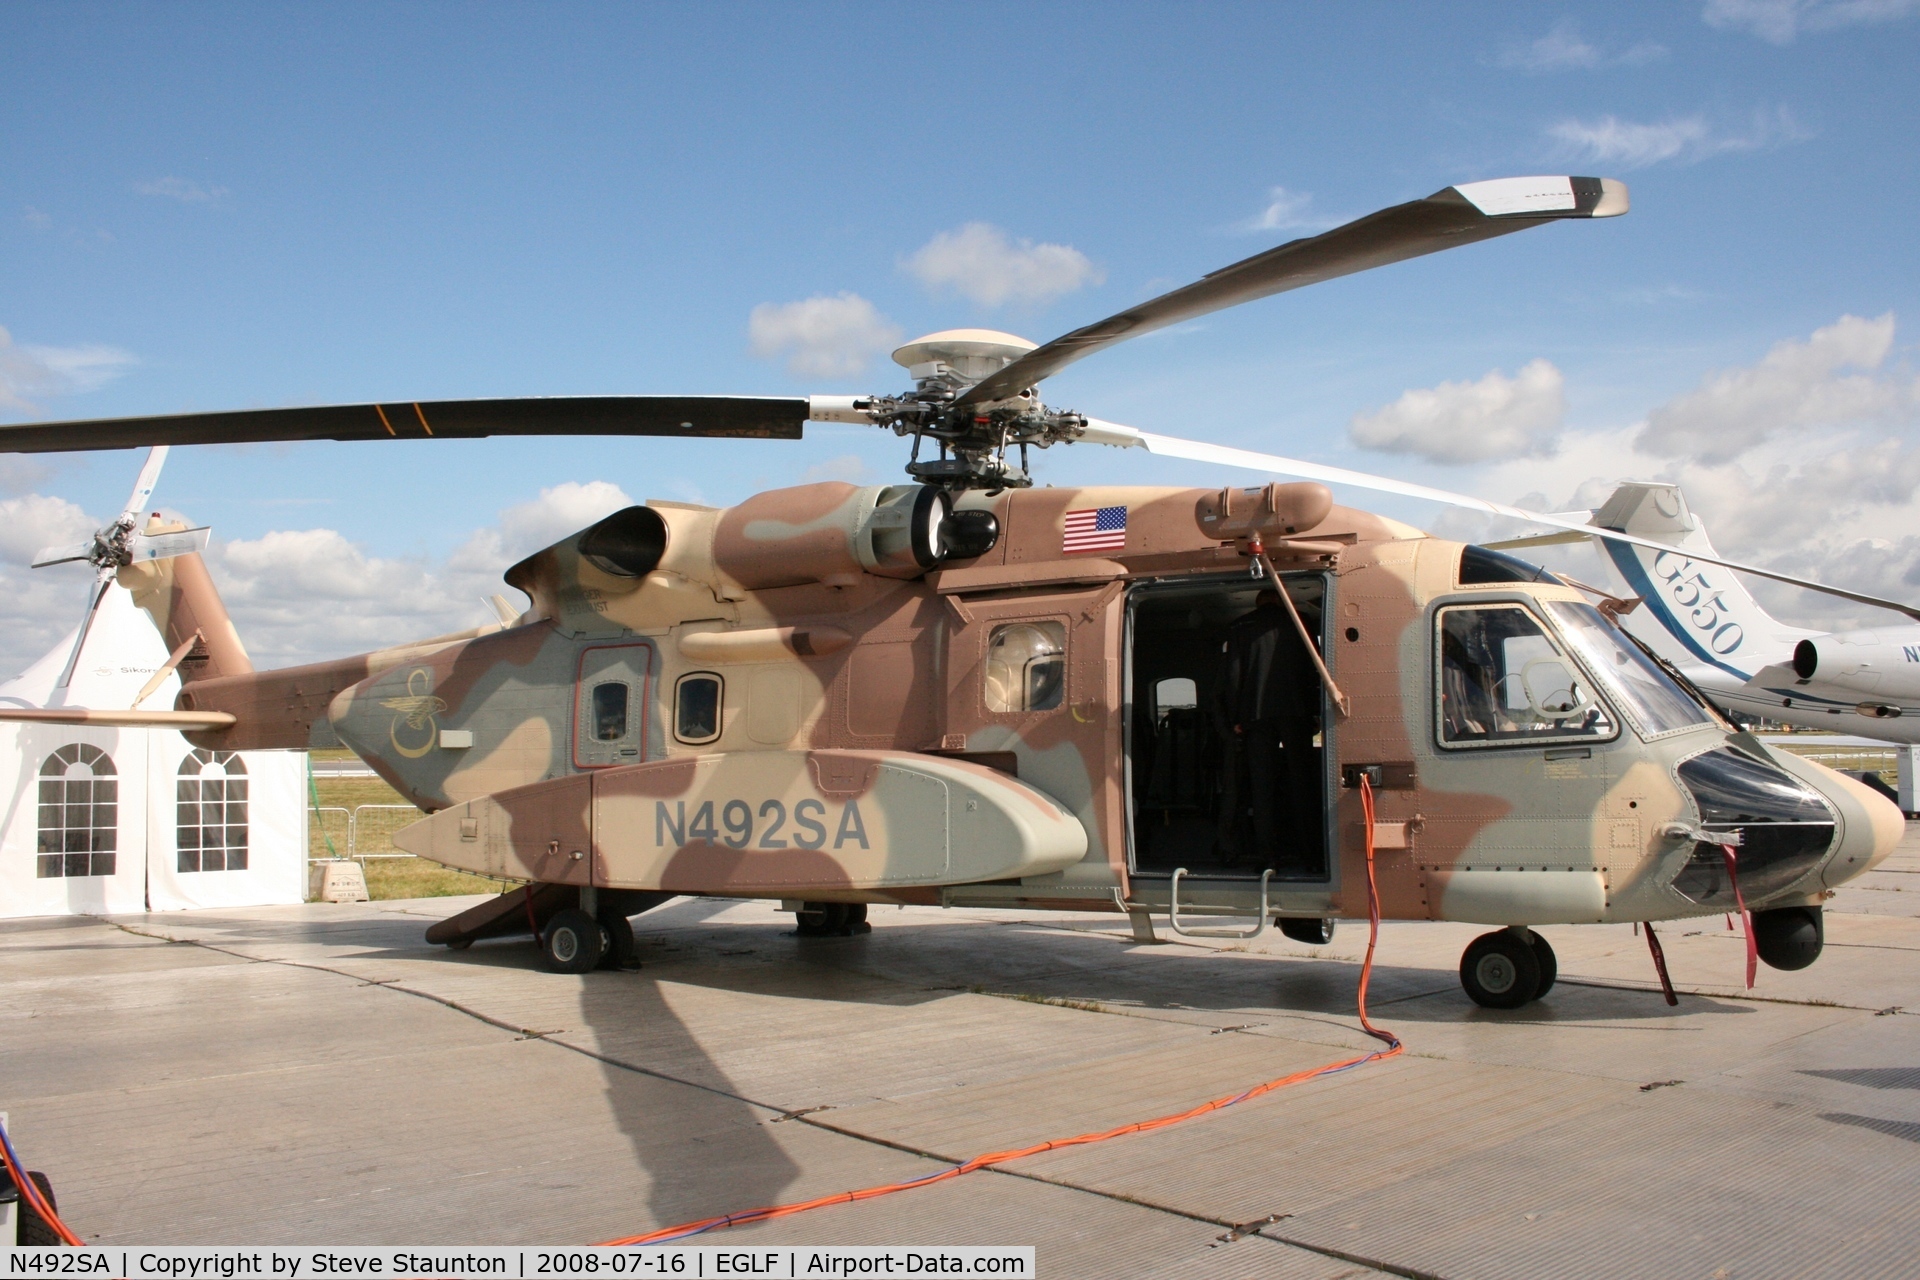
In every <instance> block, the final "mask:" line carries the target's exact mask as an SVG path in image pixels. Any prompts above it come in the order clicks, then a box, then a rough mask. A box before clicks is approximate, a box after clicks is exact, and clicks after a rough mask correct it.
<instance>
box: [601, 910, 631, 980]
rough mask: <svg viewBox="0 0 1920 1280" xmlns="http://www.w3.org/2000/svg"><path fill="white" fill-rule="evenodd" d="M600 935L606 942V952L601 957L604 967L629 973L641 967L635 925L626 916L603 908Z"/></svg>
mask: <svg viewBox="0 0 1920 1280" xmlns="http://www.w3.org/2000/svg"><path fill="white" fill-rule="evenodd" d="M600 936H601V938H602V939H603V940H604V941H605V943H606V954H605V955H603V956H601V957H600V967H601V968H602V969H619V970H623V971H625V972H628V973H632V972H634V971H635V970H637V969H639V967H640V956H639V954H638V949H637V948H636V947H635V946H634V945H633V925H632V924H631V923H630V922H629V921H628V920H627V918H626V917H625V916H623V915H616V914H615V913H614V912H611V911H608V910H606V909H605V908H602V909H601V912H600Z"/></svg>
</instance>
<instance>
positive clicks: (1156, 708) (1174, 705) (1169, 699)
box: [1153, 676, 1200, 717]
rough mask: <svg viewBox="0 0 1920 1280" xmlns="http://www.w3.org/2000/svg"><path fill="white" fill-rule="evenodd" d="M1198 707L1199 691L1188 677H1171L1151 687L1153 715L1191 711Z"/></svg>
mask: <svg viewBox="0 0 1920 1280" xmlns="http://www.w3.org/2000/svg"><path fill="white" fill-rule="evenodd" d="M1199 705H1200V689H1199V686H1198V685H1196V684H1195V683H1194V682H1193V680H1192V679H1191V678H1190V677H1188V676H1173V677H1171V678H1169V679H1166V680H1162V681H1160V682H1159V683H1158V684H1156V685H1154V686H1153V713H1154V715H1155V716H1156V717H1158V716H1163V715H1165V714H1166V713H1167V712H1169V711H1191V710H1193V709H1194V708H1195V707H1197V706H1199Z"/></svg>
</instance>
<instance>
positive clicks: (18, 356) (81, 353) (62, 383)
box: [0, 328, 134, 413]
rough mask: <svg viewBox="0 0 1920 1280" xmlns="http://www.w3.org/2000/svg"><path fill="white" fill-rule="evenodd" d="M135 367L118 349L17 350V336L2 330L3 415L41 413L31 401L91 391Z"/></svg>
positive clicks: (0, 391) (0, 393) (0, 409)
mask: <svg viewBox="0 0 1920 1280" xmlns="http://www.w3.org/2000/svg"><path fill="white" fill-rule="evenodd" d="M133 363H134V358H133V357H132V356H131V355H129V354H127V353H126V352H124V351H121V350H120V349H118V348H117V347H106V346H99V345H93V346H84V347H38V346H27V347H22V346H16V345H14V341H13V335H12V334H10V333H8V332H7V331H6V330H5V329H4V328H0V412H4V411H11V412H14V413H38V412H39V409H38V407H37V406H36V405H34V404H33V402H32V401H30V400H29V399H28V398H27V397H29V396H56V395H66V394H70V393H72V392H76V391H91V390H92V389H93V388H95V387H97V386H99V385H100V384H101V383H103V382H106V381H108V380H109V379H112V378H116V377H118V376H120V374H122V373H124V372H125V371H126V369H127V366H129V365H131V364H133Z"/></svg>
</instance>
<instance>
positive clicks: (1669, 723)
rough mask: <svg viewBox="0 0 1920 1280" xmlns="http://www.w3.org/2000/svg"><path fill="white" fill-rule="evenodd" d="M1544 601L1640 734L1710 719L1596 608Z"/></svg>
mask: <svg viewBox="0 0 1920 1280" xmlns="http://www.w3.org/2000/svg"><path fill="white" fill-rule="evenodd" d="M1545 603H1546V605H1547V607H1548V608H1549V609H1551V610H1552V611H1553V617H1554V621H1556V622H1558V623H1559V624H1560V630H1561V632H1562V633H1564V634H1565V636H1566V638H1567V643H1568V645H1569V646H1571V647H1572V649H1573V651H1574V652H1575V653H1577V654H1579V655H1580V657H1581V658H1583V659H1584V660H1585V661H1586V664H1587V668H1588V670H1590V671H1592V672H1593V674H1594V676H1595V678H1597V679H1598V680H1599V681H1600V683H1601V684H1603V685H1604V686H1606V690H1607V692H1608V693H1611V694H1612V695H1613V700H1614V703H1615V705H1617V706H1619V707H1621V708H1622V709H1623V710H1624V711H1625V712H1626V713H1627V715H1628V717H1629V718H1631V719H1632V720H1633V721H1634V722H1635V723H1636V724H1638V725H1639V727H1640V729H1641V731H1642V732H1644V733H1647V734H1650V735H1651V734H1660V733H1670V732H1672V731H1673V730H1675V729H1687V728H1691V727H1693V726H1694V725H1700V724H1712V723H1713V717H1712V716H1711V715H1710V714H1709V713H1708V712H1707V710H1706V709H1705V708H1704V707H1702V706H1701V705H1700V704H1699V703H1697V702H1695V701H1694V700H1693V699H1692V698H1690V697H1688V696H1687V694H1686V691H1685V690H1683V689H1682V688H1681V687H1680V686H1679V685H1678V684H1676V683H1674V680H1673V677H1671V676H1669V675H1668V674H1667V673H1666V672H1665V671H1662V670H1661V669H1660V667H1659V665H1658V664H1657V663H1655V662H1654V661H1653V660H1652V659H1651V658H1649V657H1647V655H1646V654H1645V653H1643V652H1641V650H1640V649H1639V648H1638V647H1637V646H1635V645H1631V644H1628V643H1627V642H1626V641H1625V639H1624V638H1623V637H1622V636H1621V635H1620V634H1619V632H1618V631H1616V630H1615V629H1614V627H1613V625H1612V624H1611V623H1609V622H1608V621H1607V620H1606V619H1605V618H1604V617H1602V616H1601V614H1600V611H1599V610H1598V609H1596V608H1594V607H1593V606H1592V605H1590V604H1581V603H1578V602H1574V601H1568V600H1550V601H1547V602H1545Z"/></svg>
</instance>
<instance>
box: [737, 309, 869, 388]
mask: <svg viewBox="0 0 1920 1280" xmlns="http://www.w3.org/2000/svg"><path fill="white" fill-rule="evenodd" d="M747 337H748V338H749V339H750V341H751V342H752V344H753V354H754V355H756V356H759V357H760V358H761V359H763V360H773V359H778V358H779V357H781V356H785V357H786V360H787V371H788V372H789V373H792V374H793V375H794V376H795V377H797V378H852V377H857V376H858V375H859V374H861V373H862V372H864V371H865V369H866V367H867V365H868V364H869V363H870V362H871V361H872V359H873V357H874V356H876V355H878V354H880V353H881V352H883V351H886V350H888V349H889V348H891V347H893V346H894V345H895V344H897V343H898V342H899V341H900V338H901V333H900V329H899V328H898V326H896V325H895V324H894V323H893V322H892V321H890V320H888V319H887V318H886V317H885V316H883V315H881V314H880V312H879V311H878V310H877V309H876V308H875V307H874V305H873V304H872V303H871V302H868V301H867V300H866V299H865V298H863V297H861V296H860V295H859V294H857V293H841V294H840V295H838V296H837V297H827V296H825V295H819V296H815V297H812V298H808V299H807V300H806V301H804V302H786V303H772V302H763V303H761V304H760V305H759V306H757V307H755V308H754V309H753V314H752V315H751V316H750V317H748V319H747Z"/></svg>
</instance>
